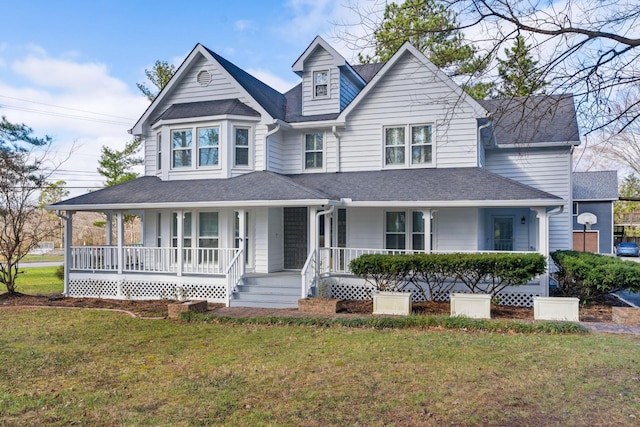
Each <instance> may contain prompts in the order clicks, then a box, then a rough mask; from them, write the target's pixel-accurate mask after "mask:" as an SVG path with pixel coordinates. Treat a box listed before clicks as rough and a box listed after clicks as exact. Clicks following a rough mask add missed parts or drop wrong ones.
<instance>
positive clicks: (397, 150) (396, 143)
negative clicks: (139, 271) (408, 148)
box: [384, 126, 405, 166]
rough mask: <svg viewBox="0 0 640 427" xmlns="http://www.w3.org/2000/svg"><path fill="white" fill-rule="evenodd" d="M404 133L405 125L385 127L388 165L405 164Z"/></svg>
mask: <svg viewBox="0 0 640 427" xmlns="http://www.w3.org/2000/svg"><path fill="white" fill-rule="evenodd" d="M404 133H405V128H404V126H401V127H386V128H385V129H384V164H385V165H386V166H390V165H404V163H405V161H404V158H405V156H404V151H405V141H404Z"/></svg>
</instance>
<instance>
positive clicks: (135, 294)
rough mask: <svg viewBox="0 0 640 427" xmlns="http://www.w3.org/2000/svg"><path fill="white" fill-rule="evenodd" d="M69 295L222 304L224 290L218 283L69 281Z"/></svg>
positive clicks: (115, 280) (224, 294)
mask: <svg viewBox="0 0 640 427" xmlns="http://www.w3.org/2000/svg"><path fill="white" fill-rule="evenodd" d="M69 296H71V297H76V298H112V299H134V300H136V299H137V300H140V299H200V300H207V301H215V302H219V301H223V300H224V299H225V297H226V287H225V286H224V285H220V284H203V283H182V284H176V283H167V282H161V281H147V280H117V279H113V280H108V279H99V280H96V279H75V280H70V281H69Z"/></svg>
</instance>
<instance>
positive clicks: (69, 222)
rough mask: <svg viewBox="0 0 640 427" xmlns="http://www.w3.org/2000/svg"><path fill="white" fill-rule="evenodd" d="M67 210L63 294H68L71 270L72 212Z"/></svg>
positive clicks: (65, 218)
mask: <svg viewBox="0 0 640 427" xmlns="http://www.w3.org/2000/svg"><path fill="white" fill-rule="evenodd" d="M74 213H75V212H74V211H67V212H66V216H65V217H64V220H65V221H64V267H63V268H64V289H63V291H62V293H63V295H64V296H66V297H67V296H69V271H70V270H71V246H73V214H74Z"/></svg>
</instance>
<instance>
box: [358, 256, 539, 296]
mask: <svg viewBox="0 0 640 427" xmlns="http://www.w3.org/2000/svg"><path fill="white" fill-rule="evenodd" d="M545 267H546V261H545V259H544V257H543V256H542V255H540V254H516V253H492V254H482V253H474V254H462V253H454V254H415V255H384V254H375V255H362V256H360V257H358V258H356V259H354V260H352V261H351V264H350V268H351V272H352V273H353V274H355V275H357V276H360V277H362V278H364V279H365V280H366V281H367V282H368V283H371V284H372V285H373V286H374V287H375V288H376V290H378V291H388V290H402V289H404V288H405V287H406V286H407V285H408V284H409V283H413V284H414V286H415V287H416V289H417V290H418V292H420V293H422V294H423V295H424V296H425V298H426V299H429V300H433V299H435V298H437V297H439V296H440V295H443V294H447V293H449V292H450V291H451V289H453V287H454V286H455V284H456V283H457V282H458V281H460V282H462V283H464V284H465V286H466V287H467V288H469V290H470V291H471V292H473V293H488V294H492V295H496V294H498V293H499V292H500V291H502V290H503V289H504V288H506V287H507V286H521V285H524V284H526V283H527V282H528V281H529V280H531V279H533V278H534V277H535V276H536V275H539V274H542V273H544V271H545Z"/></svg>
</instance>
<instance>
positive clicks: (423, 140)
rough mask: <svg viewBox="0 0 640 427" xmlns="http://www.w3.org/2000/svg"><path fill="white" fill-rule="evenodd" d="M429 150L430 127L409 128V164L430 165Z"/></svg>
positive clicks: (430, 147) (430, 148)
mask: <svg viewBox="0 0 640 427" xmlns="http://www.w3.org/2000/svg"><path fill="white" fill-rule="evenodd" d="M431 150H432V145H431V126H423V125H421V126H411V164H412V165H428V164H430V163H431Z"/></svg>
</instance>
